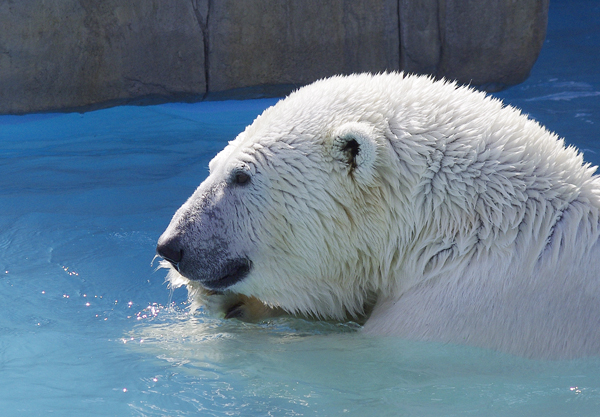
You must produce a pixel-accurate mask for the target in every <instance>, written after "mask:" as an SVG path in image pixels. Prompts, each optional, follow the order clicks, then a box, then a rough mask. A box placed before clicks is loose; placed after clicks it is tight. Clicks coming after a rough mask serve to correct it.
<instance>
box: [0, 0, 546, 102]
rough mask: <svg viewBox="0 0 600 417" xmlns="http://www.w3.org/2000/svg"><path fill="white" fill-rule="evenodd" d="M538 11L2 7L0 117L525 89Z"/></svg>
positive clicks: (361, 1) (190, 1) (374, 2)
mask: <svg viewBox="0 0 600 417" xmlns="http://www.w3.org/2000/svg"><path fill="white" fill-rule="evenodd" d="M547 11H548V0H520V1H514V0H490V1H486V2H481V1H479V0H422V1H418V2H417V1H413V0H354V1H346V0H303V1H292V0H244V1H239V0H187V1H184V0H176V1H169V2H166V1H164V0H129V1H126V2H124V1H120V0H103V1H97V0H18V1H17V0H6V1H2V2H0V28H2V29H1V30H0V114H7V113H8V114H11V113H12V114H18V113H26V112H34V111H49V110H61V109H62V110H64V109H76V108H82V107H83V108H90V107H99V106H108V105H111V104H115V103H122V102H128V101H138V102H139V101H144V100H145V101H149V102H150V101H156V100H162V101H164V100H183V99H190V100H197V99H203V98H208V99H219V98H246V97H260V96H264V95H282V94H285V93H287V92H289V91H290V90H292V89H294V88H296V87H298V86H300V85H303V84H307V83H310V82H312V81H314V80H316V79H318V78H322V77H326V76H329V75H333V74H348V73H352V72H361V71H372V72H379V71H385V70H405V71H409V72H418V73H428V74H432V75H435V76H437V77H443V76H445V77H448V78H453V79H457V80H459V81H461V82H464V83H471V84H473V85H479V86H482V87H483V88H486V89H488V90H495V89H500V88H503V87H505V86H508V85H512V84H516V83H519V82H521V81H523V80H524V79H525V78H526V77H527V75H528V74H529V71H530V69H531V67H532V66H533V63H534V62H535V60H536V59H537V56H538V53H539V51H540V49H541V46H542V43H543V40H544V37H545V31H546V23H547Z"/></svg>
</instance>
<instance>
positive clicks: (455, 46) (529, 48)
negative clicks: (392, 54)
mask: <svg viewBox="0 0 600 417" xmlns="http://www.w3.org/2000/svg"><path fill="white" fill-rule="evenodd" d="M399 4H400V16H401V24H400V27H401V33H400V39H401V44H402V45H401V67H402V68H403V69H404V70H405V71H409V72H417V73H427V74H432V75H435V76H437V77H446V78H451V79H456V80H458V81H460V82H462V83H466V84H473V85H477V86H480V87H482V88H483V89H486V90H489V91H496V90H499V89H502V88H505V87H507V86H510V85H514V84H518V83H520V82H523V81H524V80H525V79H526V78H527V76H528V75H529V71H530V70H531V67H533V64H534V63H535V61H536V59H537V57H538V55H539V52H540V49H541V47H542V44H543V42H544V38H545V37H546V26H547V23H548V0H522V1H514V0H488V1H485V2H482V1H480V0H420V1H418V2H417V1H414V0H400V3H399Z"/></svg>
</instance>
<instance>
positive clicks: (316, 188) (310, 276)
mask: <svg viewBox="0 0 600 417" xmlns="http://www.w3.org/2000/svg"><path fill="white" fill-rule="evenodd" d="M387 77H388V78H391V79H394V78H402V76H401V75H399V74H390V75H388V76H387ZM388 82H389V80H384V79H380V78H374V77H372V76H370V75H360V76H353V77H336V78H333V79H329V80H323V81H321V82H317V83H315V84H312V85H311V86H308V87H304V88H302V89H300V90H299V91H297V92H295V93H293V94H291V95H290V96H289V97H287V98H286V99H284V100H282V101H280V102H279V103H277V104H276V105H275V106H273V107H271V108H269V109H267V110H266V111H265V112H264V113H263V114H262V115H261V116H259V117H258V118H257V119H256V120H255V121H254V123H253V124H252V125H250V126H248V127H247V128H246V130H245V131H244V132H242V133H241V134H240V135H239V136H238V137H237V138H236V139H235V140H233V141H232V142H230V143H229V144H228V146H227V147H226V148H225V149H224V150H222V151H221V152H220V153H219V154H218V155H217V156H216V157H215V158H214V159H213V160H212V161H211V162H210V166H209V167H210V175H209V176H208V178H206V180H205V181H204V182H203V183H202V184H201V185H200V186H199V187H198V189H197V190H196V191H195V192H194V194H193V195H192V196H191V197H190V198H189V200H188V201H187V202H186V203H185V204H184V205H183V206H182V207H181V208H180V209H179V210H178V211H177V212H176V214H175V215H174V217H173V219H172V221H171V223H170V225H169V226H168V228H167V230H166V231H165V232H164V233H163V235H162V236H161V238H160V240H159V243H158V247H157V251H158V254H159V255H160V256H162V257H163V258H164V259H166V260H168V261H169V262H171V264H173V265H174V268H176V270H177V271H178V274H179V275H181V276H182V277H184V279H185V280H189V281H188V282H186V283H194V284H198V283H199V284H200V285H201V286H202V287H204V288H206V289H207V290H210V291H214V292H223V291H228V292H235V293H238V294H243V295H246V296H252V297H255V298H257V299H259V300H261V301H262V302H264V303H265V304H267V305H270V306H276V307H281V308H283V309H285V310H287V311H289V312H293V313H304V314H310V315H316V316H319V317H331V318H341V317H344V316H347V315H348V314H351V315H355V314H360V313H361V311H362V309H363V306H364V304H365V302H366V300H367V298H368V296H369V294H370V293H372V292H374V291H377V290H378V289H380V287H381V286H385V285H388V284H389V283H387V282H384V281H385V278H384V277H385V275H386V269H388V268H389V267H390V266H389V263H390V262H389V261H390V259H389V258H393V257H397V256H398V254H397V250H396V249H397V245H396V244H395V243H394V241H395V236H394V235H395V233H396V231H395V230H394V229H396V228H397V224H398V223H399V222H401V221H402V219H401V217H402V216H403V215H402V213H403V207H402V206H403V204H404V203H405V202H404V201H403V198H402V196H401V198H398V196H393V195H391V194H392V193H396V191H395V190H397V189H398V188H399V187H400V188H401V183H402V181H403V180H402V179H401V178H400V177H399V175H400V174H399V173H400V172H402V170H401V169H398V168H399V167H397V158H396V157H394V150H393V148H392V146H391V143H390V139H391V135H393V134H392V132H391V130H390V120H393V116H394V114H395V113H394V112H396V111H397V108H396V104H395V103H394V102H393V100H390V96H389V86H387V85H386V84H387V83H388ZM365 83H367V88H365V85H364V84H365ZM390 183H392V184H390ZM396 194H397V193H396ZM406 198H408V197H406ZM390 225H394V226H393V227H390ZM390 248H392V249H390ZM383 259H387V260H388V265H382V263H381V261H382V260H383ZM397 260H398V259H396V261H397Z"/></svg>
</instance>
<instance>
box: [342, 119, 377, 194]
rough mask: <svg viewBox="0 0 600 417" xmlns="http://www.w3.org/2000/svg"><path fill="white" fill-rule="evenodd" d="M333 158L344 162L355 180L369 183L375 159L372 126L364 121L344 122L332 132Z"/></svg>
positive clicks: (375, 149) (375, 150)
mask: <svg viewBox="0 0 600 417" xmlns="http://www.w3.org/2000/svg"><path fill="white" fill-rule="evenodd" d="M331 153H332V156H333V158H334V159H336V160H338V161H340V162H342V163H344V164H346V165H347V166H348V167H349V168H350V172H351V173H352V175H353V176H354V178H356V179H357V180H359V181H361V182H364V183H370V182H371V181H372V179H373V174H374V170H375V161H376V159H377V142H376V140H375V133H374V131H373V128H372V127H371V126H369V125H367V124H365V123H359V122H352V123H346V124H344V125H342V126H340V127H338V128H337V129H335V131H334V132H333V147H332V150H331Z"/></svg>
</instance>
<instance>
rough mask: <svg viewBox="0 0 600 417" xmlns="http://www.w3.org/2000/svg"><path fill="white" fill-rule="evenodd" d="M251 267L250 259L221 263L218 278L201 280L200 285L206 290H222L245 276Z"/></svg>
mask: <svg viewBox="0 0 600 417" xmlns="http://www.w3.org/2000/svg"><path fill="white" fill-rule="evenodd" d="M251 268H252V262H251V261H250V259H247V258H238V259H233V260H231V261H229V262H227V263H226V264H225V265H223V267H222V268H221V270H220V273H219V275H218V278H214V279H208V280H203V281H202V285H203V286H204V287H205V288H206V289H208V290H212V291H223V290H225V289H227V288H229V287H231V286H232V285H234V284H237V283H238V282H240V281H241V280H243V279H244V278H246V276H247V275H248V273H249V272H250V269H251ZM215 275H216V274H215Z"/></svg>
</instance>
